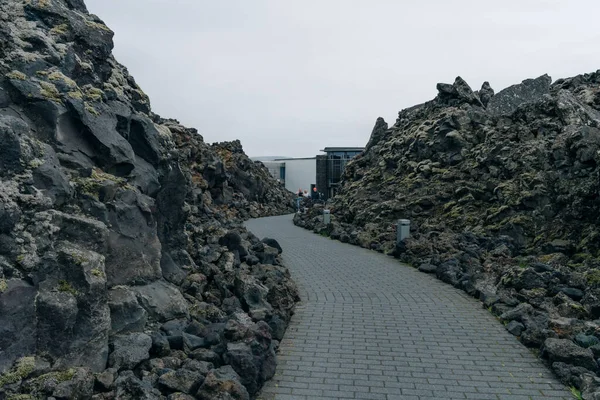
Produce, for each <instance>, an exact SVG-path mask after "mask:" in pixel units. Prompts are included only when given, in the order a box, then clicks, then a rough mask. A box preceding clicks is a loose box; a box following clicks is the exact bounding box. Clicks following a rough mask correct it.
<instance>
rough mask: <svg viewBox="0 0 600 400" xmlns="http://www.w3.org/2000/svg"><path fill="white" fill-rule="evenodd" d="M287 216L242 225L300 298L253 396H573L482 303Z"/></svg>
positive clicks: (301, 399) (300, 399)
mask: <svg viewBox="0 0 600 400" xmlns="http://www.w3.org/2000/svg"><path fill="white" fill-rule="evenodd" d="M291 219H292V218H291V216H283V217H270V218H261V219H257V220H252V221H249V222H248V223H247V227H248V228H249V229H250V230H251V231H252V232H254V234H256V235H257V236H259V237H261V238H262V237H272V238H275V239H277V240H278V241H279V243H280V244H281V246H282V247H283V258H284V261H285V264H286V265H287V266H288V267H289V268H290V271H291V273H292V276H293V278H294V279H295V281H296V283H297V284H298V286H299V288H300V293H301V297H302V302H301V303H300V304H299V306H298V308H297V312H296V314H295V315H294V317H293V319H292V323H291V324H290V327H289V328H288V331H287V333H286V336H285V338H284V340H283V341H282V343H281V348H280V353H279V356H278V360H279V365H278V367H277V373H276V376H275V377H274V378H273V380H272V381H270V382H268V383H267V385H266V386H265V388H264V390H263V392H262V393H261V395H260V396H259V399H263V400H271V399H277V400H288V399H297V400H308V399H310V400H315V399H329V400H331V399H376V400H379V399H381V400H391V399H406V400H409V399H479V400H483V399H515V400H516V399H524V400H529V399H571V398H572V397H571V395H570V393H569V391H568V390H567V389H566V388H565V387H564V386H563V385H562V384H561V383H560V382H558V381H557V380H556V379H555V378H554V377H553V375H552V374H551V373H550V371H549V370H548V369H547V368H546V367H545V366H544V365H543V364H542V362H541V361H540V360H538V359H537V358H536V357H535V356H534V355H533V354H532V353H531V352H530V351H529V350H528V349H527V348H525V347H524V346H523V345H521V344H520V343H519V342H518V341H517V339H516V338H515V337H513V336H511V335H510V334H509V333H508V332H506V330H505V329H504V327H503V326H502V324H501V323H499V322H498V321H497V320H496V319H495V318H494V317H493V316H492V315H491V314H489V313H488V312H487V311H486V310H485V309H483V307H482V305H481V303H480V302H478V301H477V300H475V299H473V298H470V297H469V296H467V295H466V294H464V293H463V292H462V291H459V290H457V289H454V288H453V287H452V286H450V285H447V284H445V283H442V282H441V281H438V280H437V279H435V278H434V277H432V276H429V275H427V274H424V273H422V272H419V271H417V270H415V269H413V268H411V267H407V266H405V265H403V264H400V263H399V262H398V261H396V260H394V259H392V258H390V257H387V256H385V255H382V254H379V253H376V252H373V251H369V250H365V249H362V248H359V247H356V246H351V245H347V244H343V243H340V242H337V241H333V240H331V239H328V238H325V237H321V236H318V235H316V234H314V233H311V232H309V231H307V230H304V229H302V228H298V227H296V226H294V225H293V223H292V221H291Z"/></svg>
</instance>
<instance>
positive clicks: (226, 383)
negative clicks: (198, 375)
mask: <svg viewBox="0 0 600 400" xmlns="http://www.w3.org/2000/svg"><path fill="white" fill-rule="evenodd" d="M196 397H197V398H198V399H199V400H216V399H222V400H227V399H235V400H250V395H249V394H248V391H247V390H246V388H245V387H244V385H242V384H241V383H240V377H239V375H238V374H236V372H235V371H234V370H233V368H231V366H229V365H227V366H224V367H221V368H218V369H216V370H213V371H211V372H209V374H208V375H207V376H206V379H205V380H204V383H203V384H202V386H201V387H200V389H199V390H198V393H196Z"/></svg>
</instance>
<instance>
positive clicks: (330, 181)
mask: <svg viewBox="0 0 600 400" xmlns="http://www.w3.org/2000/svg"><path fill="white" fill-rule="evenodd" d="M364 149H365V148H364V147H325V148H324V149H323V150H321V151H322V152H324V153H326V154H324V155H319V156H317V178H316V183H317V188H319V191H320V192H323V194H324V195H325V198H326V199H329V198H331V197H333V196H335V194H336V193H337V190H338V187H339V185H340V181H341V179H342V173H343V172H344V168H345V167H346V164H347V163H348V162H349V161H350V160H351V159H353V158H354V157H356V156H357V155H359V154H360V153H362V152H363V150H364Z"/></svg>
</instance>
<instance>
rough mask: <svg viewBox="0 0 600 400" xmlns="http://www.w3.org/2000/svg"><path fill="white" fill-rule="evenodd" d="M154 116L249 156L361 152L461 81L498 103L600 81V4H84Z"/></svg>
mask: <svg viewBox="0 0 600 400" xmlns="http://www.w3.org/2000/svg"><path fill="white" fill-rule="evenodd" d="M86 3H87V5H88V9H89V10H90V12H92V13H94V14H97V15H98V16H99V17H100V18H102V19H103V20H104V21H105V22H106V24H107V25H108V26H109V27H110V28H111V29H112V30H113V31H115V51H114V53H115V56H116V57H117V59H118V60H119V61H120V62H121V63H122V64H124V65H125V66H127V67H128V69H129V71H130V73H131V74H132V75H133V76H134V77H135V78H136V81H137V82H138V84H139V85H140V86H141V87H142V89H143V90H144V91H145V92H146V93H147V94H148V95H149V96H150V100H151V102H152V107H153V110H154V112H156V113H158V114H160V115H161V116H163V117H170V118H176V119H178V120H179V121H181V122H182V123H183V124H185V125H187V126H193V127H195V128H197V129H198V130H199V131H200V133H202V135H203V136H204V139H205V140H206V141H207V142H214V141H223V140H233V139H240V140H241V141H242V144H243V146H244V149H245V151H246V153H247V154H248V155H250V156H268V155H280V156H290V157H303V156H304V157H306V156H314V155H315V154H318V153H319V150H320V149H322V148H323V147H326V146H364V145H365V144H366V142H367V141H368V139H369V135H370V133H371V129H372V126H373V124H374V123H375V120H376V118H377V117H378V116H382V117H384V118H385V120H386V121H387V122H388V123H389V124H390V125H392V124H393V123H394V122H395V120H396V116H397V113H398V111H400V110H401V109H402V108H406V107H410V106H412V105H415V104H417V103H422V102H424V101H427V100H430V99H432V98H433V97H435V95H436V89H435V85H436V83H437V82H448V83H452V82H453V81H454V78H455V77H456V76H457V75H460V76H462V77H463V78H464V79H465V80H466V81H467V82H468V83H469V84H470V85H471V87H472V88H473V89H474V90H476V89H479V87H480V86H481V84H482V83H483V81H485V80H488V81H490V83H491V85H492V87H493V88H494V90H496V92H498V91H499V90H500V89H502V88H504V87H506V86H509V85H511V84H514V83H518V82H520V81H521V80H523V79H526V78H533V77H537V76H539V75H542V74H544V73H548V74H549V75H550V76H552V78H553V79H558V78H561V77H568V76H573V75H577V74H580V73H585V72H592V71H595V70H597V69H599V68H600V51H599V50H598V49H599V44H600V29H598V16H599V15H600V1H597V0H595V1H593V0H568V1H567V0H564V1H562V0H561V1H559V0H519V1H517V0H503V1H494V2H492V1H482V0H452V1H450V0H420V1H414V0H412V1H408V0H301V1H300V0H87V1H86Z"/></svg>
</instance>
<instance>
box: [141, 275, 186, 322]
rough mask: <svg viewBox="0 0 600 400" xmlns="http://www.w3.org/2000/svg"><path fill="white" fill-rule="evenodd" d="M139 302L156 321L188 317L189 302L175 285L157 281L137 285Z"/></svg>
mask: <svg viewBox="0 0 600 400" xmlns="http://www.w3.org/2000/svg"><path fill="white" fill-rule="evenodd" d="M133 290H134V291H135V292H136V294H137V298H138V301H139V303H140V304H141V305H142V307H144V309H145V310H146V311H147V312H148V315H149V317H150V318H152V319H153V320H156V321H168V320H172V319H174V318H179V317H187V315H188V309H187V303H186V301H185V299H184V298H183V296H182V295H181V292H180V291H179V290H178V289H177V288H176V287H175V286H173V285H171V284H169V283H167V282H164V281H156V282H154V283H151V284H149V285H144V286H136V287H134V288H133Z"/></svg>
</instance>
